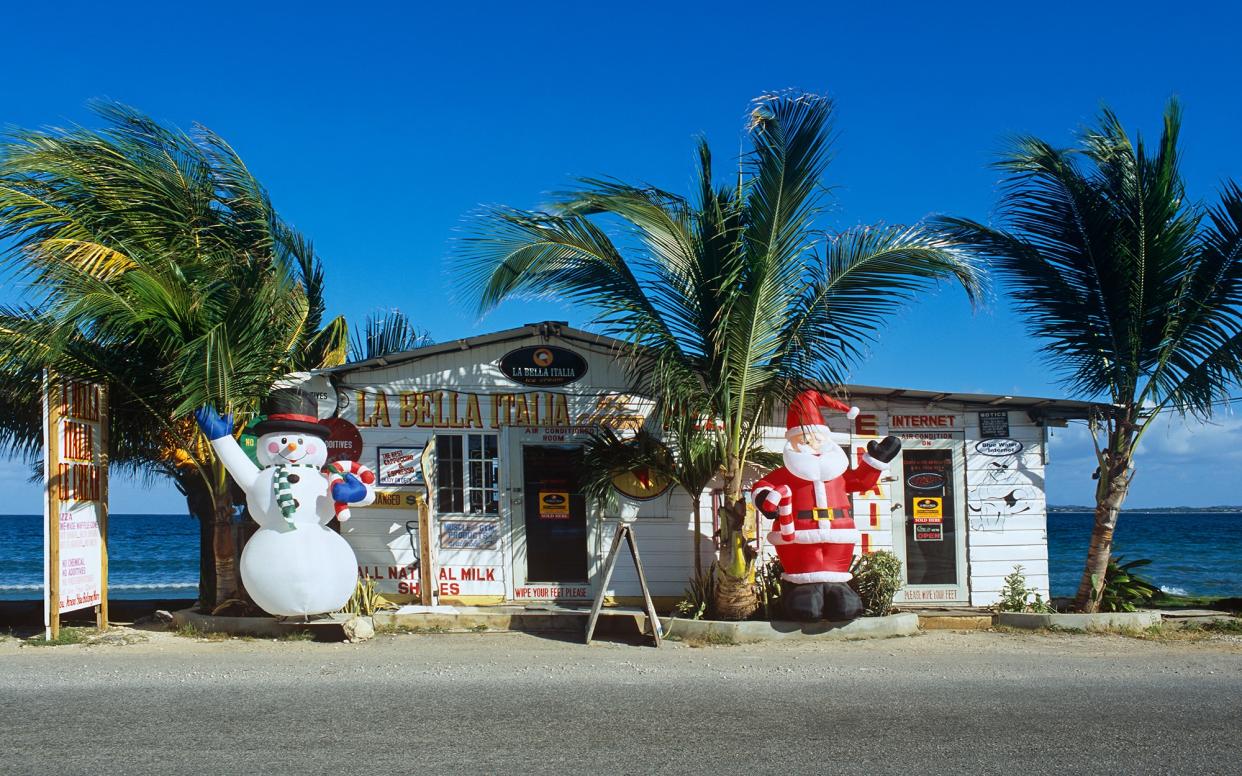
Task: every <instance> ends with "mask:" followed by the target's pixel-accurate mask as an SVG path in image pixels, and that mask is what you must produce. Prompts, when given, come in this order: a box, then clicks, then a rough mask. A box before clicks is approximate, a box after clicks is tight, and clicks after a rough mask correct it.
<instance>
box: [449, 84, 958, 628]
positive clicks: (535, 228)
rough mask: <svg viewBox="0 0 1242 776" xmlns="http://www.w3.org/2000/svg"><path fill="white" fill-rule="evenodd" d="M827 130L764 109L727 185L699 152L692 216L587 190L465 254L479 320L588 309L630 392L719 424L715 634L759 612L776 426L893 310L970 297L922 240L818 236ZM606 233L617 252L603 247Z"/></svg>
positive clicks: (489, 223)
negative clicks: (753, 463)
mask: <svg viewBox="0 0 1242 776" xmlns="http://www.w3.org/2000/svg"><path fill="white" fill-rule="evenodd" d="M832 113H833V107H832V102H831V100H829V99H828V98H826V97H823V96H819V95H813V94H774V95H765V96H763V97H760V98H758V99H757V100H755V102H754V104H753V107H752V110H751V112H750V121H749V124H748V127H747V134H748V137H749V140H750V143H751V150H750V151H749V153H748V154H747V155H746V156H745V158H744V159H743V160H742V164H741V166H740V168H739V169H738V170H737V176H736V180H735V181H734V182H731V183H729V184H726V185H722V186H719V187H718V186H717V184H716V180H715V177H714V175H713V170H712V160H711V153H710V150H709V148H708V146H707V144H706V142H703V141H700V143H699V146H698V157H699V165H698V176H697V186H696V188H697V191H696V192H695V194H694V197H693V198H692V199H690V200H687V199H685V198H682V197H680V196H677V195H675V194H672V193H669V192H666V191H661V190H658V189H655V188H652V187H646V186H632V185H628V184H625V183H622V182H619V181H615V180H585V181H583V185H582V187H581V188H580V189H579V190H577V191H573V192H570V193H568V194H565V195H561V196H559V197H557V199H556V202H555V203H554V205H553V206H552V207H551V209H550V211H549V212H528V211H520V210H514V209H510V208H504V207H496V208H491V209H488V210H487V211H485V212H484V213H483V214H482V215H481V216H480V218H479V219H478V221H477V222H476V223H475V225H474V230H473V231H472V232H471V233H469V234H468V235H467V236H466V237H465V238H464V239H463V240H462V241H461V242H460V243H459V251H458V257H459V259H460V261H461V263H462V266H463V276H464V280H465V282H466V283H467V285H468V286H469V288H470V289H471V290H472V292H473V294H474V296H475V298H476V299H477V301H478V305H479V309H480V311H487V310H489V309H491V308H493V307H495V306H496V305H497V304H499V303H500V302H501V301H503V300H506V299H509V298H513V297H521V296H527V297H529V296H543V295H557V296H559V297H560V298H562V299H564V300H566V301H569V302H571V303H574V304H579V305H583V306H587V307H590V308H592V309H593V310H594V311H595V325H596V326H598V327H599V328H600V329H602V330H603V331H604V333H607V334H611V335H613V336H616V337H618V338H621V339H623V340H625V341H626V342H628V343H629V344H630V345H631V346H632V351H631V359H630V363H631V364H632V366H634V368H633V369H632V371H633V374H634V381H635V384H636V390H640V391H642V392H644V393H645V394H647V395H649V396H653V397H658V398H659V402H658V403H657V404H658V410H657V412H659V413H665V414H667V413H668V412H669V411H670V408H680V409H676V410H673V411H675V412H687V411H690V412H691V414H692V415H693V416H696V417H704V418H708V419H711V422H714V423H718V424H719V426H720V433H721V445H722V449H723V453H722V458H723V462H724V479H725V491H726V500H727V502H728V506H727V513H726V514H725V515H722V520H721V521H720V522H721V550H720V557H719V559H718V560H717V561H716V563H715V564H714V566H715V569H716V572H715V573H716V576H717V584H716V590H717V591H718V600H717V609H718V610H719V611H720V612H721V614H722V615H723V616H726V617H733V618H737V619H743V618H745V617H747V616H749V614H750V613H751V612H752V611H753V610H754V609H755V607H756V606H757V602H756V599H755V596H754V591H753V586H752V584H751V580H752V578H753V571H754V564H753V553H748V552H747V551H746V550H747V547H746V543H745V537H744V535H743V533H742V531H741V519H740V516H741V515H742V514H744V508H745V504H744V502H743V493H742V490H743V477H744V474H745V472H746V471H747V461H748V456H749V451H751V450H753V449H755V448H756V447H759V446H760V444H761V434H762V431H763V428H764V427H765V422H766V421H767V420H768V419H769V418H770V417H771V415H772V413H773V411H774V410H775V409H776V408H777V406H778V405H779V404H781V403H782V402H784V401H787V400H788V398H789V397H790V396H791V395H792V393H793V392H794V391H795V390H797V389H798V388H799V387H801V386H803V385H805V384H806V383H807V382H818V383H834V384H835V383H839V382H841V380H842V378H843V376H844V374H845V371H846V369H847V367H848V366H849V365H850V364H851V363H853V362H856V361H857V360H859V359H860V358H861V357H862V355H863V353H864V349H865V347H866V345H867V344H868V341H869V340H870V339H871V338H872V336H873V335H874V332H875V331H876V329H877V327H878V326H879V325H880V322H881V320H882V319H883V318H885V317H886V316H887V315H888V314H890V313H891V312H892V311H893V310H894V309H895V308H896V307H897V306H898V304H899V303H900V302H902V301H903V300H907V299H909V298H911V297H912V296H913V295H915V294H916V293H918V292H919V291H921V290H923V289H925V288H927V287H928V286H929V285H933V284H935V283H936V282H937V281H938V280H940V279H942V278H955V279H956V280H957V281H959V282H960V284H961V285H962V287H963V288H964V289H966V291H967V293H968V294H969V295H971V296H972V298H973V296H974V295H975V294H976V293H977V292H978V291H979V287H980V281H979V277H978V274H977V270H976V268H975V266H974V265H973V264H972V263H971V261H970V260H969V259H967V258H964V257H962V256H960V255H959V254H958V253H957V252H956V251H954V250H953V249H952V248H951V246H950V245H949V244H948V243H947V242H945V241H944V240H943V239H942V238H940V237H939V236H935V235H931V234H929V233H926V232H924V231H922V230H920V229H917V228H901V227H875V228H860V229H852V230H849V231H847V232H845V233H842V234H838V235H826V234H824V233H822V232H819V231H817V230H816V221H817V218H818V217H819V215H820V214H821V210H822V207H821V206H822V204H823V196H824V188H823V185H822V183H821V177H822V174H823V172H824V169H825V167H826V165H827V163H828V148H829V135H830V124H831V119H832ZM613 223H620V224H622V225H623V226H624V227H626V228H627V229H628V230H629V231H628V234H627V237H628V238H629V239H628V241H627V242H624V243H621V244H618V243H617V242H614V241H613V239H612V238H611V237H610V236H609V234H608V233H607V232H606V231H605V227H606V226H607V225H609V224H613ZM639 364H641V368H639V367H638V365H639Z"/></svg>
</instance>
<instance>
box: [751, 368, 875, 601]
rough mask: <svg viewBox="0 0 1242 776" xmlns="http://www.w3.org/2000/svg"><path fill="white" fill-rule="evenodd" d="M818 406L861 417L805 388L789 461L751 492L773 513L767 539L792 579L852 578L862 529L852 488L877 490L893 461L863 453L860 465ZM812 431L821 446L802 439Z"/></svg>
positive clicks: (795, 412) (792, 418) (793, 418)
mask: <svg viewBox="0 0 1242 776" xmlns="http://www.w3.org/2000/svg"><path fill="white" fill-rule="evenodd" d="M820 407H828V408H831V409H838V410H841V411H844V412H846V414H847V417H849V418H851V419H852V418H854V417H856V416H857V415H858V409H857V408H856V407H847V406H845V405H844V404H842V403H841V402H839V401H837V400H835V399H832V398H831V397H828V396H826V395H824V394H822V393H820V392H819V391H806V392H804V393H803V394H801V395H800V396H799V397H798V400H797V401H795V402H794V403H793V405H791V406H790V408H789V416H788V422H787V424H786V425H787V428H788V431H787V432H786V435H785V436H786V439H787V440H788V442H787V443H786V445H785V452H784V458H785V464H786V465H785V466H782V467H781V468H779V469H777V470H775V471H773V472H771V473H770V474H768V475H766V476H765V477H763V478H762V479H760V480H759V481H758V482H756V483H755V484H754V485H753V486H752V488H751V491H752V493H753V496H754V502H755V506H756V507H757V508H758V509H759V510H761V511H763V512H765V513H767V514H769V515H772V516H773V517H774V518H775V524H774V525H773V530H772V531H771V532H770V533H769V534H768V536H767V539H768V542H769V543H771V544H772V545H773V546H774V547H775V548H776V555H777V557H779V558H780V561H781V566H782V567H783V569H784V573H783V574H782V575H781V578H782V579H784V580H785V581H787V582H792V583H794V584H808V583H812V582H848V581H849V580H850V578H851V576H852V575H851V574H850V571H849V569H850V564H851V562H852V560H853V555H854V548H855V547H856V546H857V545H858V542H859V538H860V536H859V533H858V530H857V529H856V528H855V527H854V519H853V516H852V515H850V499H849V495H848V494H849V493H860V492H865V491H868V490H871V489H872V488H874V487H875V485H876V482H877V481H878V480H879V478H880V474H881V473H882V472H884V471H885V470H886V469H887V468H888V464H887V463H885V462H882V461H877V460H875V459H874V458H872V457H871V456H870V455H869V454H864V455H863V456H862V460H861V461H860V462H859V464H858V466H857V467H856V468H850V466H849V457H848V456H847V455H846V454H845V453H844V452H843V451H842V450H841V448H840V447H839V446H838V444H837V443H836V442H835V441H833V435H832V432H830V431H829V430H828V427H827V426H826V425H824V422H823V419H822V417H821V416H820ZM808 436H814V437H815V439H816V440H818V441H817V444H818V449H815V448H813V447H812V446H810V445H808V444H807V443H806V442H805V441H804V440H806V439H807V437H808Z"/></svg>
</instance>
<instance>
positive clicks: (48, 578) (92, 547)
mask: <svg viewBox="0 0 1242 776" xmlns="http://www.w3.org/2000/svg"><path fill="white" fill-rule="evenodd" d="M107 434H108V398H107V388H106V387H105V386H103V385H99V384H97V383H90V382H85V381H82V380H75V379H72V378H69V377H65V376H63V375H58V374H56V373H54V372H52V371H50V370H49V371H48V372H46V373H45V374H44V385H43V482H44V486H43V488H44V502H43V510H44V511H43V518H44V527H43V574H44V585H43V601H44V625H45V626H46V628H47V635H48V637H49V638H56V637H57V635H58V634H59V632H60V615H61V614H63V613H65V612H72V611H76V610H78V609H85V608H87V607H96V614H97V618H96V619H97V622H98V625H99V627H100V628H106V627H107V624H108V547H107V536H108V453H107V450H108V439H107Z"/></svg>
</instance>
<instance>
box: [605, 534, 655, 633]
mask: <svg viewBox="0 0 1242 776" xmlns="http://www.w3.org/2000/svg"><path fill="white" fill-rule="evenodd" d="M622 537H624V538H625V542H626V544H627V545H629V548H630V556H631V557H633V558H634V570H635V571H637V572H638V585H639V587H640V588H642V591H643V604H644V605H645V606H646V611H647V622H649V623H651V636H652V638H654V639H655V645H656V646H657V647H658V646H660V645H661V644H663V643H664V626H663V625H661V624H660V616H659V615H658V614H656V610H655V604H653V603H651V591H650V590H648V589H647V575H646V574H644V573H643V563H642V561H641V560H640V559H639V557H638V544H637V543H635V541H634V528H633V526H631V525H630V524H629V523H621V524H620V525H619V526H617V532H616V534H614V535H613V537H612V549H610V550H608V559H607V560H606V561H605V562H604V580H603V581H602V582H600V585H599V590H598V592H596V593H595V603H593V604H592V605H591V618H590V619H589V620H587V629H586V643H587V644H590V643H591V637H592V636H594V635H595V622H596V621H597V620H598V619H599V613H600V610H601V609H602V608H603V606H604V595H605V593H607V592H608V583H609V582H610V581H611V580H612V570H613V569H615V568H616V567H617V555H618V554H619V553H620V550H621V539H622Z"/></svg>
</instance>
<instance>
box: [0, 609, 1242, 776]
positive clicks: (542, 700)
mask: <svg viewBox="0 0 1242 776" xmlns="http://www.w3.org/2000/svg"><path fill="white" fill-rule="evenodd" d="M1240 700H1242V644H1239V643H1238V641H1237V640H1235V641H1233V642H1228V641H1226V642H1218V643H1209V644H1203V643H1198V644H1184V643H1172V644H1167V643H1164V644H1160V643H1151V642H1143V641H1137V640H1133V639H1125V638H1120V637H1095V636H1070V635H1033V636H1026V635H1008V634H986V633H976V634H948V633H931V634H927V635H922V636H918V637H914V638H908V639H892V640H886V641H872V642H853V643H844V644H822V643H821V644H815V645H806V644H779V645H767V646H735V647H707V648H691V647H687V646H685V645H670V646H669V647H667V648H665V649H663V650H659V651H657V650H655V649H652V648H646V647H636V646H625V645H619V644H597V645H596V646H593V647H589V648H588V647H582V646H579V645H575V644H567V643H558V642H555V641H549V640H544V639H540V638H536V637H532V636H526V635H519V634H479V635H437V636H393V637H382V638H380V639H377V640H376V641H373V642H370V643H367V644H361V645H345V644H316V643H270V642H241V641H232V642H225V643H205V642H194V641H189V640H186V639H181V638H178V637H174V636H171V635H169V634H157V635H153V636H152V637H151V640H150V641H148V642H146V643H142V644H133V645H128V646H106V647H105V646H97V647H85V648H84V647H76V646H75V647H58V648H55V649H47V648H41V649H34V648H21V649H18V648H17V647H16V646H14V644H13V642H9V643H8V644H0V723H2V724H3V729H4V735H3V737H0V773H5V774H8V773H13V774H35V773H54V774H79V773H81V774H87V773H90V774H99V773H103V774H167V773H246V774H252V773H254V774H284V773H297V774H318V773H324V774H329V773H330V774H351V775H352V774H363V773H374V774H379V773H401V774H431V773H437V774H438V773H471V774H490V773H557V774H568V773H587V774H594V773H626V774H646V773H667V774H678V776H685V775H688V774H700V773H702V774H713V776H718V775H719V774H737V773H740V774H748V775H749V774H762V773H774V774H786V775H787V774H796V773H851V774H870V773H901V774H919V775H921V774H928V773H961V774H979V773H1023V774H1028V773H1066V772H1071V773H1072V772H1091V773H1096V774H1103V773H1109V774H1111V773H1194V774H1210V773H1234V774H1236V773H1238V772H1239V768H1242V766H1240V765H1239V764H1240V763H1242V743H1240V742H1239V735H1238V734H1239V731H1240V730H1242V703H1240Z"/></svg>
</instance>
